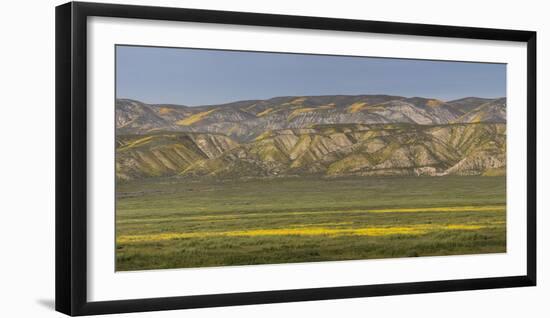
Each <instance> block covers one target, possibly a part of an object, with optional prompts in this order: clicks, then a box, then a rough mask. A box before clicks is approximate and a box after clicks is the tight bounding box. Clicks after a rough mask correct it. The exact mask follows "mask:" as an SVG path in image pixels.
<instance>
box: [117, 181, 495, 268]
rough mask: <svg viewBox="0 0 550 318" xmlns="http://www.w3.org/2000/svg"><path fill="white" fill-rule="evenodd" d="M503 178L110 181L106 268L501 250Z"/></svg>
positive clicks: (181, 266)
mask: <svg viewBox="0 0 550 318" xmlns="http://www.w3.org/2000/svg"><path fill="white" fill-rule="evenodd" d="M505 202H506V178H505V177H481V176H468V177H458V176H457V177H455V176H447V177H349V178H338V179H329V178H317V177H299V178H284V179H282V178H273V179H261V180H260V179H255V180H238V181H237V180H235V181H221V180H202V181H199V180H189V179H180V178H157V179H145V180H140V181H132V182H125V183H120V182H119V183H118V184H117V203H116V209H117V210H116V240H117V242H116V270H117V271H126V270H145V269H164V268H185V267H204V266H228V265H249V264H272V263H293V262H313V261H332V260H352V259H373V258H390V257H415V256H433V255H456V254H478V253H500V252H505V251H506V211H505Z"/></svg>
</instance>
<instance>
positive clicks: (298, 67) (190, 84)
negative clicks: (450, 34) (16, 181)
mask: <svg viewBox="0 0 550 318" xmlns="http://www.w3.org/2000/svg"><path fill="white" fill-rule="evenodd" d="M116 54H117V55H116V57H117V59H116V62H117V65H116V75H117V78H116V85H117V92H116V94H117V98H132V99H137V100H140V101H143V102H147V103H171V104H181V105H188V106H198V105H208V104H221V103H227V102H232V101H238V100H250V99H267V98H271V97H276V96H298V95H337V94H340V95H359V94H388V95H399V96H405V97H413V96H421V97H430V98H439V99H443V100H452V99H457V98H462V97H468V96H476V97H503V96H506V65H505V64H489V63H467V62H444V61H426V60H407V59H388V58H371V57H346V56H326V55H305V54H284V53H262V52H245V51H223V50H201V49H179V48H157V47H136V46H117V47H116Z"/></svg>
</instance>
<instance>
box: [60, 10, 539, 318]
mask: <svg viewBox="0 0 550 318" xmlns="http://www.w3.org/2000/svg"><path fill="white" fill-rule="evenodd" d="M92 16H99V17H116V18H133V19H148V20H168V21H188V22H205V23H217V24H236V25H247V26H268V27H284V28H300V29H318V30H337V31H351V32H368V33H381V34H398V35H411V36H415V35H416V36H431V37H450V38H464V39H484V40H501V41H513V42H524V43H526V44H527V100H526V105H527V162H526V169H527V206H526V209H527V259H526V260H525V261H526V263H527V274H526V275H524V276H510V277H497V278H477V279H459V280H443V281H429V282H413V283H395V284H380V285H366V286H346V287H330V288H309V289H294V290H279V291H261V292H245V293H231V294H215V295H198V296H181V297H163V298H149V299H131V300H113V301H99V302H89V301H88V300H87V296H86V290H87V278H86V277H87V274H86V273H87V265H86V264H87V252H86V248H87V242H86V240H87V238H86V237H87V224H86V222H87V221H86V213H87V212H86V207H87V194H86V193H87V191H86V190H87V144H86V140H87V124H86V123H87V118H86V110H87V106H86V99H87V96H86V95H87V91H86V87H87V86H86V80H87V74H86V64H87V60H86V59H87V57H86V52H87V47H86V41H87V39H86V36H87V22H86V21H87V18H88V17H92ZM55 45H56V77H55V81H56V91H55V94H56V197H55V199H56V221H55V224H56V229H55V231H56V258H55V259H56V273H55V276H56V279H55V283H56V295H55V307H56V310H58V311H60V312H62V313H65V314H68V315H75V316H77V315H92V314H108V313H124V312H138V311H155V310H171V309H185V308H201V307H217V306H234V305H250V304H262V303H280V302H292V301H309V300H324V299H337V298H354V297H370V296H385V295H402V294H418V293H433V292H448V291H460V290H474V289H491V288H504V287H520V286H535V284H536V32H532V31H517V30H503V29H487V28H471V27H458V26H443V25H427V24H411V23H393V22H380V21H361V20H348V19H334V18H321V17H306V16H289V15H273V14H258V13H244V12H228V11H211V10H197V9H182V8H168V7H150V6H129V5H115V4H103V3H101V4H100V3H81V2H70V3H66V4H63V5H60V6H58V7H56V43H55Z"/></svg>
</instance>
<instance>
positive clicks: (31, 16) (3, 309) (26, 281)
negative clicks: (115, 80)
mask: <svg viewBox="0 0 550 318" xmlns="http://www.w3.org/2000/svg"><path fill="white" fill-rule="evenodd" d="M110 1H111V2H117V3H131V4H149V5H163V6H174V7H189V8H204V9H218V10H232V11H250V12H266V13H280V14H296V15H314V16H329V17H341V18H356V19H370V20H386V21H400V22H421V23H434V24H451V25H463V26H478V27H491V28H510V29H528V30H535V31H537V32H538V46H539V48H538V91H539V93H538V104H539V107H538V125H539V129H538V161H539V166H538V179H539V180H538V188H539V189H538V196H539V200H538V224H539V227H538V228H539V236H538V242H539V249H538V251H539V285H538V286H537V287H530V288H514V289H500V290H489V291H469V292H455V293H440V294H426V295H407V296H391V297H377V298H363V299H352V300H333V301H317V302H305V303H289V304H275V305H258V306H243V307H226V308H215V309H198V310H186V311H171V312H155V313H143V314H128V315H116V316H115V317H180V316H181V315H186V317H218V316H222V315H223V316H224V317H239V318H245V317H285V316H286V317H299V316H306V317H308V316H315V317H333V316H342V315H345V316H346V317H362V316H365V315H370V316H380V315H382V316H384V317H398V316H406V317H423V318H429V317H438V318H439V317H460V318H463V317H499V318H502V317H547V316H548V315H550V302H549V301H548V300H549V299H550V298H549V296H548V295H550V276H549V273H550V271H549V270H547V269H546V268H545V267H548V258H549V256H550V249H548V245H549V244H550V234H549V232H545V231H544V229H545V227H546V226H547V225H548V223H549V220H550V218H549V217H548V216H547V215H546V213H547V212H548V211H547V210H548V209H549V208H550V197H549V196H548V190H547V189H548V187H549V186H550V184H549V181H548V180H550V170H549V169H548V168H547V167H546V166H545V163H547V162H549V160H550V147H549V145H548V143H545V138H550V125H548V124H546V122H547V121H548V120H550V111H549V110H548V108H547V107H550V94H549V92H548V90H545V87H548V85H549V83H550V69H549V62H548V58H550V22H549V20H548V8H546V7H545V1H535V0H523V1H502V0H500V1H494V0H491V1H479V0H461V1H453V2H446V1H437V0H434V1H427V0H426V1H425V0H415V1H408V0H385V1H371V2H370V3H369V2H368V1H352V0H339V1H330V2H329V1H326V2H321V1H319V0H316V1H306V0H264V1H253V0H231V1H223V0H189V1H183V0H180V1H176V0H159V1H152V0H149V1H137V0H133V1H132V0H127V1H115V0H110ZM61 3H63V1H44V0H42V1H39V0H27V1H11V2H7V3H4V4H3V6H2V9H1V11H0V24H1V27H0V36H1V40H2V42H1V43H2V46H1V48H0V87H2V89H1V91H0V101H1V102H2V103H1V106H0V107H1V108H0V114H1V116H0V138H1V144H2V148H1V152H0V167H1V168H2V170H1V172H0V193H1V195H0V213H1V216H2V219H1V221H0V316H1V317H62V316H63V315H62V314H59V313H56V312H55V311H53V303H54V300H53V298H54V50H55V47H54V7H55V5H58V4H61Z"/></svg>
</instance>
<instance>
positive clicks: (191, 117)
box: [176, 108, 217, 126]
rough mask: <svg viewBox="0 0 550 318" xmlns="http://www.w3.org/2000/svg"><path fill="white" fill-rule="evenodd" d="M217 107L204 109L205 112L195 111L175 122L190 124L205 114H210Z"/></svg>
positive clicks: (202, 117)
mask: <svg viewBox="0 0 550 318" xmlns="http://www.w3.org/2000/svg"><path fill="white" fill-rule="evenodd" d="M216 110H217V109H216V108H214V109H211V110H208V111H205V112H200V113H196V114H193V115H191V116H189V117H186V118H184V119H182V120H180V121H178V122H176V124H178V125H180V126H190V125H192V124H194V123H196V122H199V121H201V120H203V119H204V118H205V117H206V116H208V115H210V114H211V113H213V112H215V111H216Z"/></svg>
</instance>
